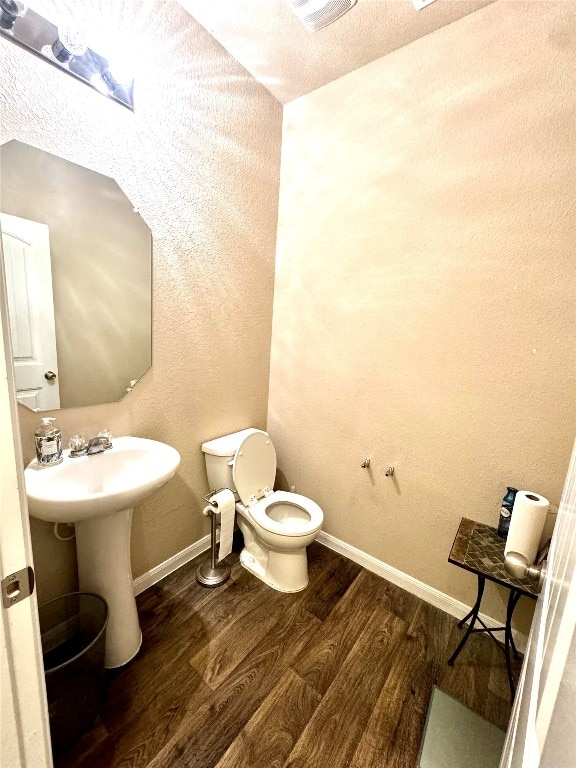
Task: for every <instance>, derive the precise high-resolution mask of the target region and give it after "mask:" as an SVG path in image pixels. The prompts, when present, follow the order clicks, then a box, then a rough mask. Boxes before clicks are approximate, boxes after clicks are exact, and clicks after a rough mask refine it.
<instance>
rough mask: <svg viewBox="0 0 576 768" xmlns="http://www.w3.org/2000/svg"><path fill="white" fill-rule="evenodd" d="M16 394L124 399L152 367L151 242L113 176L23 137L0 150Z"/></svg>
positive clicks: (57, 399) (39, 403)
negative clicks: (24, 142)
mask: <svg viewBox="0 0 576 768" xmlns="http://www.w3.org/2000/svg"><path fill="white" fill-rule="evenodd" d="M0 163H1V171H2V172H1V181H0V184H1V186H0V211H1V212H0V222H1V227H2V247H3V253H4V269H5V278H6V286H7V293H8V314H9V320H10V334H11V341H12V352H13V359H14V372H15V378H16V389H17V398H18V401H19V402H20V403H22V404H23V405H25V406H27V407H29V408H31V409H32V410H34V411H46V410H54V409H56V408H74V407H78V406H84V405H96V404H100V403H110V402H114V401H117V400H120V399H121V398H122V397H123V396H124V395H125V394H126V392H127V391H129V390H130V389H131V388H132V386H134V384H135V383H136V382H137V381H138V379H139V378H140V377H141V376H142V375H143V374H144V373H145V372H146V371H147V370H148V368H149V367H150V365H151V364H152V347H151V340H152V238H151V234H150V230H149V229H148V227H147V226H146V224H145V222H144V221H143V220H142V218H141V217H140V215H139V214H138V213H137V212H136V211H135V209H134V206H133V205H132V203H131V202H130V200H129V199H128V198H127V197H126V195H125V194H124V192H123V191H122V189H121V188H120V187H119V186H118V184H117V183H116V181H114V179H111V178H109V177H107V176H104V175H102V174H100V173H96V172H95V171H92V170H89V169H87V168H83V167H82V166H79V165H76V164H75V163H71V162H69V161H67V160H63V159H62V158H60V157H56V156H55V155H51V154H49V153H48V152H44V151H42V150H40V149H36V148H35V147H31V146H29V145H27V144H22V143H21V142H18V141H9V142H7V143H6V144H4V145H3V146H2V147H1V148H0Z"/></svg>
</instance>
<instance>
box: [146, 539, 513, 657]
mask: <svg viewBox="0 0 576 768" xmlns="http://www.w3.org/2000/svg"><path fill="white" fill-rule="evenodd" d="M316 540H317V541H318V543H319V544H323V545H324V546H325V547H328V549H332V550H334V552H338V554H340V555H343V556H344V557H347V558H348V559H349V560H352V561H353V562H355V563H358V565H361V566H362V567H363V568H366V570H368V571H372V573H375V574H377V575H378V576H381V577H382V578H383V579H387V580H388V581H390V582H392V584H395V585H396V586H397V587H401V588H402V589H405V590H406V591H407V592H410V593H411V594H413V595H416V596H417V597H419V598H421V599H422V600H424V601H425V602H427V603H430V605H433V606H434V607H435V608H440V610H441V611H445V613H448V614H450V616H454V617H455V618H457V619H461V618H462V617H463V616H465V615H466V614H467V613H468V611H469V610H470V606H469V605H466V603H463V602H461V601H460V600H456V599H455V598H454V597H450V595H447V594H446V593H445V592H440V590H439V589H435V588H434V587H431V586H429V585H428V584H425V583H424V582H423V581H419V580H418V579H415V578H414V577H413V576H409V575H408V574H407V573H404V572H403V571H399V570H398V569H397V568H394V567H393V566H391V565H388V564H387V563H385V562H383V561H382V560H378V559H377V558H375V557H372V555H368V554H367V553H366V552H363V551H362V550H361V549H357V548H356V547H353V546H352V545H351V544H347V543H346V542H345V541H342V540H341V539H337V538H336V537H335V536H331V535H330V534H329V533H324V531H320V533H319V534H318V537H317V539H316ZM209 548H210V534H208V535H207V536H203V537H202V538H201V539H199V540H198V541H196V542H194V544H191V545H190V546H189V547H186V549H183V550H182V551H181V552H177V553H176V554H175V555H172V557H170V558H168V560H165V561H164V562H163V563H160V565H157V566H156V567H155V568H152V569H151V570H150V571H147V572H146V573H143V574H142V575H141V576H138V577H137V578H136V579H134V581H133V584H134V594H135V595H139V594H140V593H141V592H144V590H146V589H148V587H151V586H152V585H153V584H156V583H157V582H159V581H160V580H161V579H163V578H164V577H165V576H168V575H169V574H170V573H173V572H174V571H176V570H177V569H178V568H180V567H181V566H183V565H185V564H186V563H188V562H190V560H193V559H194V558H195V557H197V556H198V555H200V554H202V552H206V550H208V549H209ZM480 618H481V619H482V621H483V622H484V623H485V624H486V626H487V627H490V629H493V628H494V627H500V626H502V622H500V621H496V620H495V619H493V618H492V617H491V616H487V615H486V614H485V613H481V614H480ZM512 635H513V636H514V643H515V644H516V647H517V648H518V650H519V651H521V652H522V653H524V651H525V650H526V642H527V637H526V635H524V634H522V633H521V632H518V631H517V630H515V629H513V630H512Z"/></svg>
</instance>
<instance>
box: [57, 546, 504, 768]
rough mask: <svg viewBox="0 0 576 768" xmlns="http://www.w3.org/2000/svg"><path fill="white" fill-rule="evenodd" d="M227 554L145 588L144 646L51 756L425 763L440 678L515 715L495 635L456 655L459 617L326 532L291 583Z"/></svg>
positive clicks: (244, 766)
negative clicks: (327, 543)
mask: <svg viewBox="0 0 576 768" xmlns="http://www.w3.org/2000/svg"><path fill="white" fill-rule="evenodd" d="M204 557H205V555H203V556H202V558H200V560H201V559H203V558H204ZM229 561H230V562H231V564H232V577H231V579H230V580H229V581H228V582H227V583H226V584H225V585H223V586H222V587H219V588H216V589H205V588H203V587H200V586H198V585H197V584H196V580H195V575H196V567H197V565H198V562H197V561H193V562H191V563H189V564H188V565H186V566H184V567H183V568H181V569H179V570H178V571H177V572H175V573H173V574H171V575H170V576H168V577H167V578H165V579H164V580H163V581H162V582H160V583H159V584H157V585H155V586H154V587H151V588H150V589H149V590H147V591H146V592H145V593H143V594H142V595H140V596H139V598H138V609H139V613H140V620H141V624H142V632H143V644H142V649H141V651H140V653H139V654H138V656H137V657H136V659H135V660H134V661H133V662H131V663H130V664H129V665H127V666H126V667H124V668H123V669H121V670H117V671H114V672H111V673H109V685H108V695H107V700H106V704H105V706H104V708H103V710H102V714H101V717H100V718H99V719H98V720H97V722H96V723H95V725H94V727H93V729H92V730H91V731H90V732H89V733H87V734H85V735H84V736H83V737H82V739H81V740H80V741H79V742H78V743H77V744H75V745H74V746H73V747H71V748H70V749H69V750H68V751H67V752H65V753H63V754H61V755H58V756H56V758H55V765H56V768H304V767H306V768H325V767H326V768H344V766H346V767H347V768H416V764H417V756H418V750H419V747H420V740H421V737H422V729H423V726H424V722H425V718H426V711H427V708H428V703H429V700H430V696H431V693H432V687H433V685H438V686H439V687H440V688H442V690H444V691H446V692H447V693H450V694H452V695H454V696H456V698H458V699H459V700H460V701H462V702H463V703H464V704H465V705H467V706H468V707H470V708H471V709H473V710H474V711H476V712H478V713H479V714H480V715H482V716H483V717H485V718H486V719H487V720H490V721H491V722H493V723H495V724H497V725H499V726H500V727H502V728H505V727H506V724H507V721H508V718H509V716H510V703H509V700H508V683H507V677H506V669H505V664H504V657H503V655H502V653H501V652H500V650H499V649H498V648H497V646H496V645H495V644H494V643H493V642H492V641H491V640H490V639H489V638H488V637H487V636H481V635H473V636H472V637H471V638H470V640H469V642H468V644H467V646H466V648H465V649H464V651H462V653H461V655H460V657H459V659H458V661H457V662H456V665H455V666H454V667H453V668H451V667H449V666H448V665H447V663H446V661H447V659H448V658H449V656H450V654H451V653H452V651H453V649H454V647H455V646H456V644H457V642H458V638H459V636H460V632H459V630H458V629H457V628H456V620H455V619H454V618H453V617H451V616H448V615H447V614H445V613H443V612H442V611H439V610H438V609H436V608H433V607H432V606H430V605H428V604H427V603H424V602H423V601H421V600H419V599H418V598H416V597H414V596H413V595H410V594H408V593H407V592H405V591H403V590H402V589H399V588H398V587H395V586H394V585H392V584H390V583H389V582H387V581H385V580H383V579H381V578H379V577H378V576H375V575H374V574H372V573H369V572H368V571H366V570H364V569H362V568H360V567H359V566H358V565H356V564H355V563H352V562H351V561H349V560H347V559H345V558H343V557H341V556H340V555H338V554H336V553H334V552H332V551H331V550H329V549H326V548H325V547H323V546H321V545H319V544H317V543H315V544H313V545H312V546H311V547H310V548H309V572H310V584H309V586H308V588H307V589H306V590H304V591H303V592H299V593H297V594H295V595H286V594H282V593H280V592H276V591H275V590H272V589H270V588H268V587H266V586H265V585H264V584H262V582H260V581H259V580H258V579H256V578H255V577H253V576H252V575H251V574H249V573H248V572H247V571H245V570H244V569H243V568H242V567H241V565H240V563H239V561H238V555H237V554H232V555H231V556H230V558H229Z"/></svg>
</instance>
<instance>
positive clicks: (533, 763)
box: [500, 444, 576, 768]
mask: <svg viewBox="0 0 576 768" xmlns="http://www.w3.org/2000/svg"><path fill="white" fill-rule="evenodd" d="M575 630H576V444H575V447H574V452H573V454H572V461H571V463H570V468H569V470H568V476H567V478H566V485H565V486H564V493H563V495H562V501H561V504H560V509H559V511H558V519H557V522H556V528H555V531H554V536H553V538H552V546H551V548H550V556H549V560H548V573H547V576H546V581H545V584H544V588H543V590H542V594H541V595H540V597H539V598H538V602H537V605H536V612H535V614H534V621H533V623H532V630H531V632H530V638H529V642H528V649H527V651H526V657H525V660H524V666H523V668H522V676H521V678H520V682H519V686H518V692H517V695H516V700H515V702H514V708H513V710H512V717H511V719H510V725H509V728H508V733H507V735H506V743H505V745H504V752H503V755H502V761H501V763H500V766H501V768H574V766H576V737H575V736H574V725H575V722H576V718H575V714H574V712H575V709H576V631H575Z"/></svg>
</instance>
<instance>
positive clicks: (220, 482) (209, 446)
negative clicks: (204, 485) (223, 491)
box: [202, 428, 261, 499]
mask: <svg viewBox="0 0 576 768" xmlns="http://www.w3.org/2000/svg"><path fill="white" fill-rule="evenodd" d="M260 431H261V430H258V429H253V428H250V429H242V430H240V432H233V433H232V434H231V435H223V436H222V437H217V438H215V439H214V440H208V441H207V442H206V443H202V451H203V452H204V460H205V462H206V474H207V476H208V485H209V486H210V490H211V491H217V490H219V489H220V488H230V490H231V491H234V494H235V496H236V499H238V493H237V492H236V488H235V487H234V479H233V477H232V460H233V459H234V456H235V455H236V451H237V450H238V448H239V446H240V445H241V444H242V442H243V441H244V440H245V439H246V438H247V437H248V435H251V434H252V433H253V432H260Z"/></svg>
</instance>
